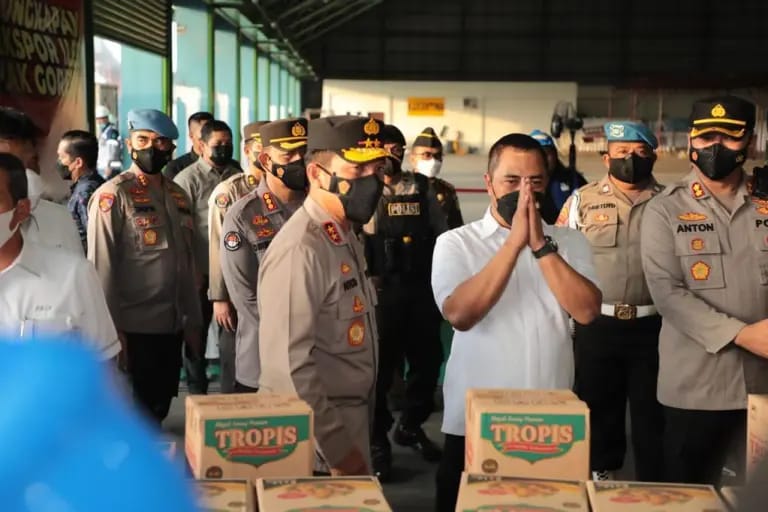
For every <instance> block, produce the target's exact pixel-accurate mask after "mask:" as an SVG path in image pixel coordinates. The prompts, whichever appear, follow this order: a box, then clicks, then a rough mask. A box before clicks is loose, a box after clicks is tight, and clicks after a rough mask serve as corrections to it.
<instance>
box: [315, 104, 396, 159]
mask: <svg viewBox="0 0 768 512" xmlns="http://www.w3.org/2000/svg"><path fill="white" fill-rule="evenodd" d="M383 130H384V124H383V123H382V122H381V121H379V120H377V119H373V118H365V117H349V116H339V117H321V118H319V119H313V120H312V121H310V122H309V142H308V145H307V151H308V152H309V153H313V152H315V151H332V152H334V153H336V154H337V155H339V156H340V157H341V158H343V159H344V160H346V161H347V162H351V163H355V164H363V163H368V162H372V161H374V160H378V159H380V158H386V157H388V156H390V155H389V152H388V151H387V150H386V149H384V141H383V140H382V139H381V135H382V132H383Z"/></svg>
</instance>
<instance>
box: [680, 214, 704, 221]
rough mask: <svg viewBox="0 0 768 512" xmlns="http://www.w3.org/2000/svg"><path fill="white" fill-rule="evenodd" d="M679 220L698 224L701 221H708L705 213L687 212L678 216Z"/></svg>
mask: <svg viewBox="0 0 768 512" xmlns="http://www.w3.org/2000/svg"><path fill="white" fill-rule="evenodd" d="M677 218H678V219H680V220H682V221H685V222H698V221H701V220H707V216H706V215H704V214H703V213H696V212H685V213H681V214H680V215H678V216H677Z"/></svg>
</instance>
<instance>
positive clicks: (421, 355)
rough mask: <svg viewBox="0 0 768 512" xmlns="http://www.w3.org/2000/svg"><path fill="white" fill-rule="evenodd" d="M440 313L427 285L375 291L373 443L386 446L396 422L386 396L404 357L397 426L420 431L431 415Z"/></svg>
mask: <svg viewBox="0 0 768 512" xmlns="http://www.w3.org/2000/svg"><path fill="white" fill-rule="evenodd" d="M440 321H441V317H440V313H439V312H438V310H437V307H436V306H435V303H434V299H433V298H432V292H431V290H430V289H429V287H428V286H427V287H421V288H420V289H413V288H411V287H405V286H391V287H385V288H384V289H382V290H381V291H380V292H379V305H378V306H377V308H376V323H377V324H378V331H379V371H378V379H377V382H376V408H375V411H374V419H373V437H372V441H373V442H374V443H375V442H377V441H381V442H384V440H385V439H386V437H387V433H388V432H389V430H390V429H391V428H392V424H393V423H394V418H393V417H392V413H391V412H390V411H389V406H388V404H387V394H388V393H389V390H390V388H391V387H392V380H393V377H394V373H395V371H396V369H398V368H400V367H401V365H402V363H403V358H405V360H406V361H407V362H408V374H407V376H406V381H405V404H404V407H403V411H402V415H401V417H400V422H401V424H402V425H403V427H405V428H407V429H416V428H419V427H421V424H422V423H424V422H425V421H426V420H427V418H429V415H430V414H432V412H433V410H434V407H435V403H434V400H435V399H434V396H435V387H436V386H437V379H438V377H439V376H440V365H441V364H442V362H443V347H442V344H441V343H440Z"/></svg>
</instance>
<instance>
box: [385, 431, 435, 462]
mask: <svg viewBox="0 0 768 512" xmlns="http://www.w3.org/2000/svg"><path fill="white" fill-rule="evenodd" d="M393 438H394V440H395V442H396V443H397V444H399V445H400V446H411V447H413V448H414V449H415V450H416V451H418V452H420V453H421V456H422V457H424V460H426V461H427V462H438V461H439V460H440V457H442V455H443V452H442V451H441V450H440V448H439V447H438V446H437V445H436V444H435V443H433V442H432V441H431V440H430V439H429V438H428V437H427V434H425V433H424V430H422V428H421V427H417V428H415V429H411V428H406V427H404V426H403V425H402V424H401V423H398V424H397V427H395V434H394V436H393Z"/></svg>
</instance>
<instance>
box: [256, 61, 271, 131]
mask: <svg viewBox="0 0 768 512" xmlns="http://www.w3.org/2000/svg"><path fill="white" fill-rule="evenodd" d="M256 71H257V73H258V86H259V90H258V98H257V104H258V109H257V116H256V117H258V118H259V119H262V120H265V121H266V120H269V112H270V111H269V103H270V90H269V89H270V87H269V84H270V77H269V59H268V58H267V57H262V56H261V55H259V57H258V69H257V70H256Z"/></svg>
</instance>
